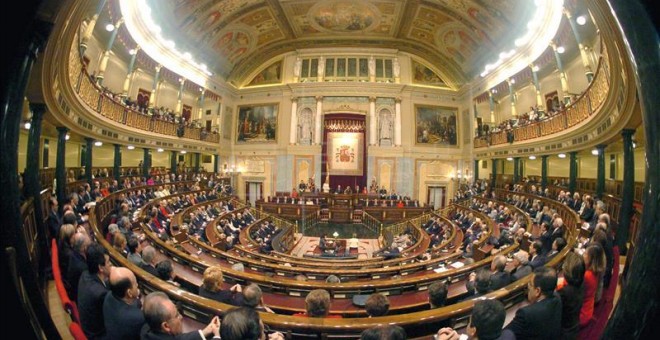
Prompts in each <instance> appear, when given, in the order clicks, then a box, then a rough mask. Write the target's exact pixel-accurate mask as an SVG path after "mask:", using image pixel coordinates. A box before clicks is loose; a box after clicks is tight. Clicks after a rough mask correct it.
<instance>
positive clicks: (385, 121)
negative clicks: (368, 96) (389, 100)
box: [379, 110, 392, 145]
mask: <svg viewBox="0 0 660 340" xmlns="http://www.w3.org/2000/svg"><path fill="white" fill-rule="evenodd" d="M379 130H380V144H381V145H391V144H392V114H391V113H390V112H389V111H388V110H383V112H381V114H380V126H379Z"/></svg>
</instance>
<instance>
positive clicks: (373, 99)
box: [369, 96, 378, 103]
mask: <svg viewBox="0 0 660 340" xmlns="http://www.w3.org/2000/svg"><path fill="white" fill-rule="evenodd" d="M377 98H378V97H376V96H369V102H370V103H371V102H375V101H376V99H377Z"/></svg>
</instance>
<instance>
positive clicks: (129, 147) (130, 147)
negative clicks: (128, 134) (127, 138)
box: [126, 145, 135, 150]
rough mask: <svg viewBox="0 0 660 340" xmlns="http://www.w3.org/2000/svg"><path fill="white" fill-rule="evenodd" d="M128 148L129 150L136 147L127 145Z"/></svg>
mask: <svg viewBox="0 0 660 340" xmlns="http://www.w3.org/2000/svg"><path fill="white" fill-rule="evenodd" d="M126 148H127V149H129V150H133V149H135V147H134V146H133V145H129V146H127V147H126Z"/></svg>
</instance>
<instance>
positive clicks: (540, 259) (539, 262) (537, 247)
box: [529, 241, 547, 269]
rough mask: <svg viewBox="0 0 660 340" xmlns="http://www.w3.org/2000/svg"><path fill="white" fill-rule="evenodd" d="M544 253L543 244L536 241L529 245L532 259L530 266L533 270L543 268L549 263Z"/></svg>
mask: <svg viewBox="0 0 660 340" xmlns="http://www.w3.org/2000/svg"><path fill="white" fill-rule="evenodd" d="M542 251H543V244H542V243H541V241H534V242H532V244H530V245H529V256H530V257H531V259H530V261H529V265H530V266H532V268H533V269H536V268H538V267H542V266H543V265H545V263H546V262H547V259H546V257H545V255H543V253H542Z"/></svg>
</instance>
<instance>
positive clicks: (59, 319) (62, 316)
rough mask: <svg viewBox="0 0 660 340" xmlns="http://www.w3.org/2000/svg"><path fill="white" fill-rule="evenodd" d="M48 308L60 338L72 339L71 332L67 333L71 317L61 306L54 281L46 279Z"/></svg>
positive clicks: (64, 339)
mask: <svg viewBox="0 0 660 340" xmlns="http://www.w3.org/2000/svg"><path fill="white" fill-rule="evenodd" d="M48 308H49V309H50V317H51V318H52V319H53V323H55V327H57V331H59V332H60V336H62V339H63V340H73V337H72V336H71V333H69V324H70V323H71V318H70V317H69V314H67V313H66V312H65V311H64V308H62V300H60V296H59V295H58V294H57V288H55V281H53V280H51V281H48Z"/></svg>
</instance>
